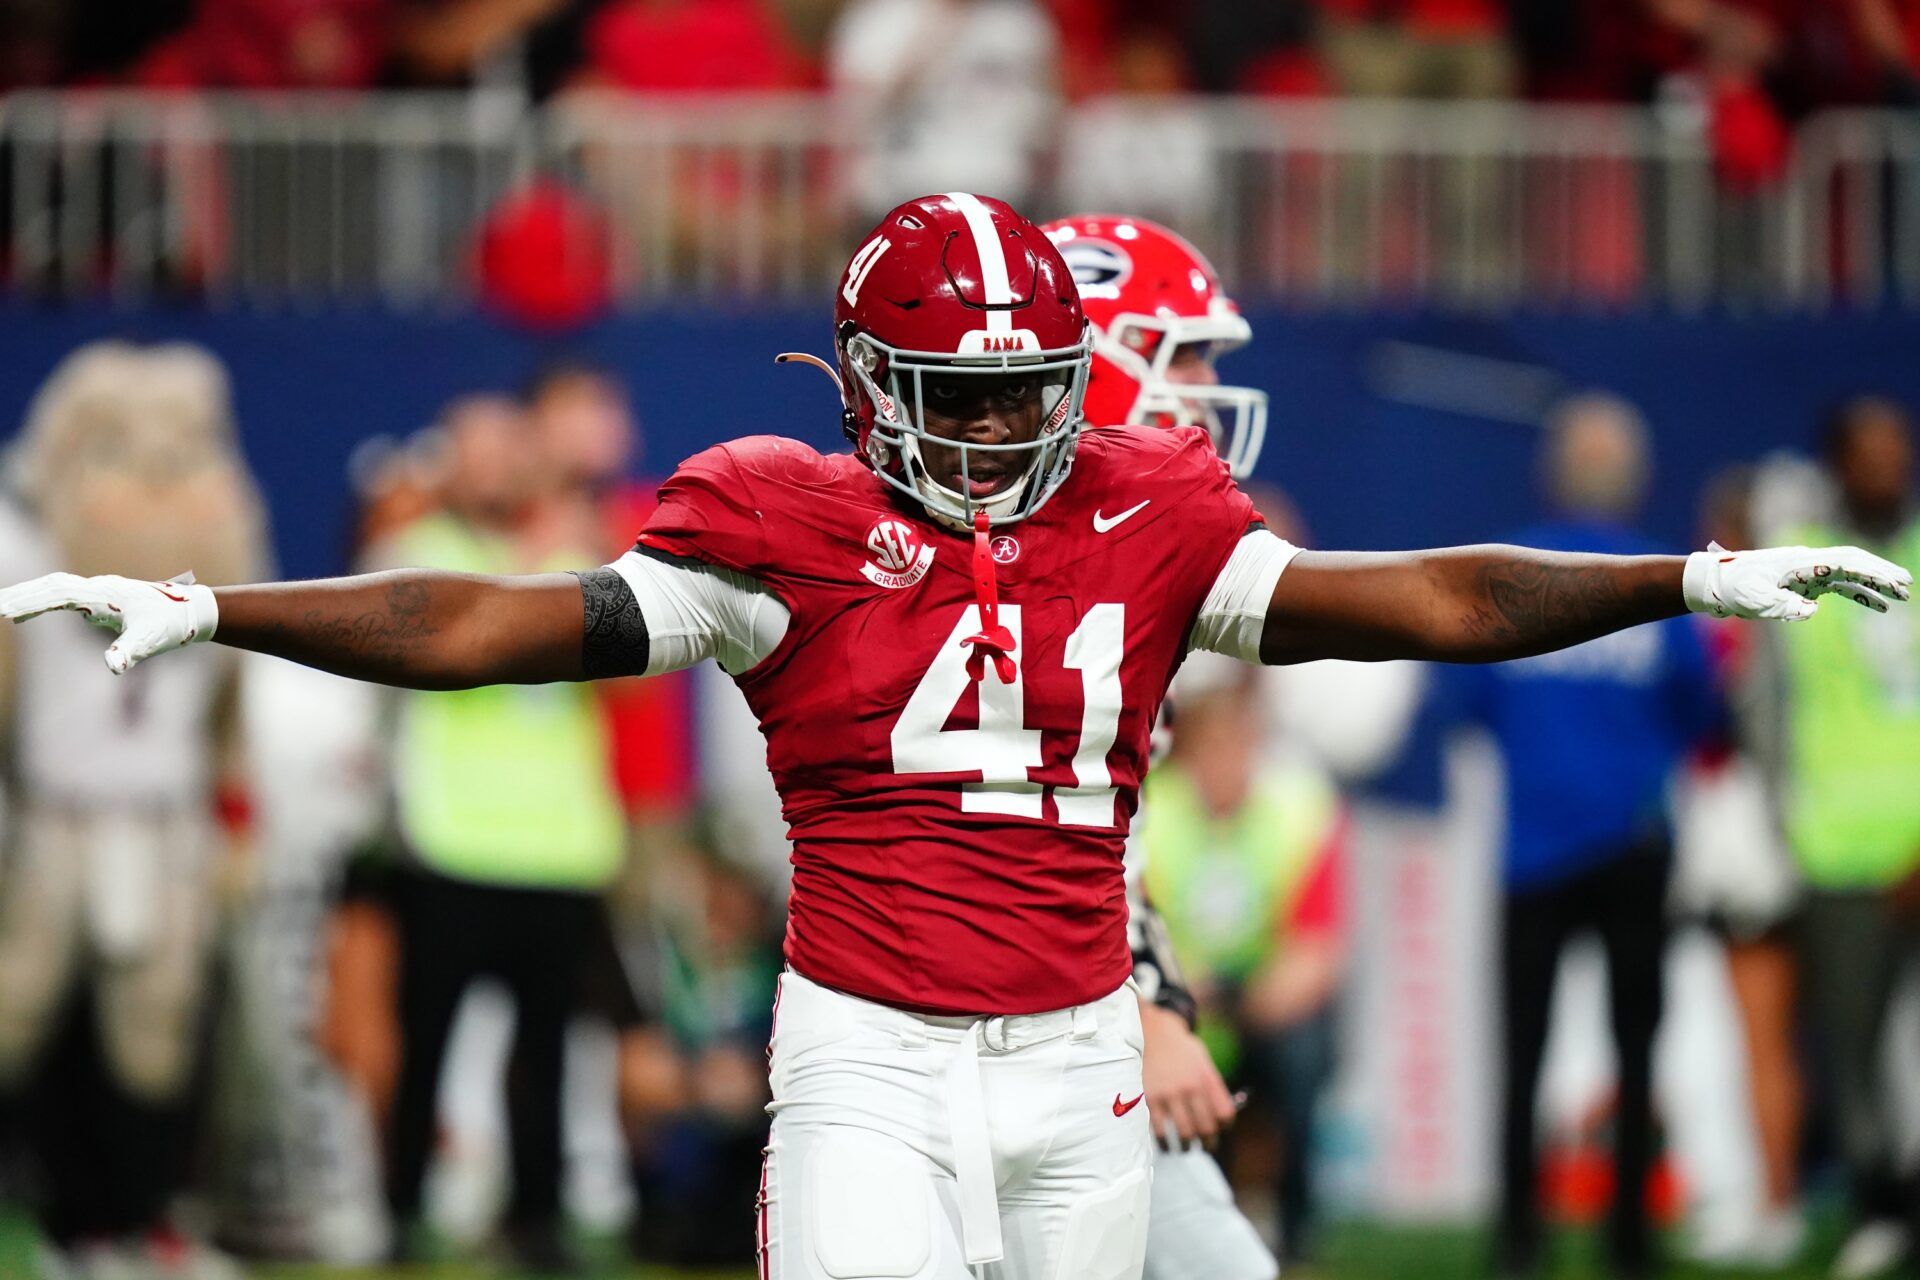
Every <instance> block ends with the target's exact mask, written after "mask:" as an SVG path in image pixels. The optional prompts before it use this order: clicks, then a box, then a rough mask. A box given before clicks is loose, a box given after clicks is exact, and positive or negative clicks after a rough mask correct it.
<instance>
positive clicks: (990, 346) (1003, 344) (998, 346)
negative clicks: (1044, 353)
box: [959, 329, 1040, 356]
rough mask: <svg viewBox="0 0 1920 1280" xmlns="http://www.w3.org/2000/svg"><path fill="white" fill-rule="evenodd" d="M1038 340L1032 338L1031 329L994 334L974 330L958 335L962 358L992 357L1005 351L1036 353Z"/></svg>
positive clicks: (1038, 344) (1010, 330)
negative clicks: (972, 356)
mask: <svg viewBox="0 0 1920 1280" xmlns="http://www.w3.org/2000/svg"><path fill="white" fill-rule="evenodd" d="M1039 349H1040V339H1038V338H1036V337H1034V336H1033V330H1031V329H1009V330H1005V331H1001V332H995V331H994V330H991V329H974V330H971V331H970V332H967V333H963V334H961V335H960V351H959V354H961V355H963V356H970V355H994V354H997V353H1000V352H1005V351H1038V350H1039Z"/></svg>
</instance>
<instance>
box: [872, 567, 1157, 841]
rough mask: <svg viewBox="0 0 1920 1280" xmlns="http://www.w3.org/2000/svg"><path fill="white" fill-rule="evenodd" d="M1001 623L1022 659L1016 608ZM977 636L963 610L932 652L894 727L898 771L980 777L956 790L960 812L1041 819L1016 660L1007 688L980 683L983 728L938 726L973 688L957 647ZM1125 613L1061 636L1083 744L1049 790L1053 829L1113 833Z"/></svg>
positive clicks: (994, 681) (975, 615)
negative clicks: (1061, 780) (1077, 694)
mask: <svg viewBox="0 0 1920 1280" xmlns="http://www.w3.org/2000/svg"><path fill="white" fill-rule="evenodd" d="M1000 621H1001V622H1002V623H1003V624H1005V625H1006V628H1007V629H1008V630H1009V631H1011V632H1012V633H1013V639H1014V652H1015V653H1017V654H1023V655H1024V654H1025V653H1026V652H1027V649H1026V645H1025V642H1024V640H1023V639H1022V637H1021V631H1020V606H1019V605H1017V604H1003V605H1001V606H1000ZM979 630H980V610H979V607H978V606H977V605H968V606H967V607H966V609H965V610H964V611H963V612H962V613H961V615H960V619H959V621H958V622H956V623H954V626H953V632H952V634H951V635H949V636H948V637H947V639H946V643H944V644H942V645H941V646H940V647H939V648H938V649H936V650H935V651H934V655H933V664H932V665H931V666H929V667H928V668H927V672H926V674H925V675H923V676H921V677H920V683H919V684H918V685H916V686H915V687H914V690H913V696H912V697H911V698H909V699H907V705H906V707H905V708H904V709H903V710H902V711H901V712H900V719H899V720H898V721H897V722H896V723H895V724H894V726H893V771H894V772H895V773H977V774H979V775H980V780H979V781H978V782H967V783H962V784H961V787H960V808H961V810H962V811H963V812H966V813H1003V814H1006V815H1008V816H1009V817H1015V818H1041V817H1044V816H1045V815H1044V813H1043V811H1042V807H1041V806H1042V800H1043V797H1044V793H1045V790H1046V789H1045V788H1043V787H1042V786H1041V785H1040V784H1039V783H1037V782H1033V781H1031V780H1030V779H1029V777H1028V771H1029V770H1032V769H1038V768H1039V767H1040V766H1041V764H1042V758H1041V748H1040V730H1038V729H1029V728H1027V727H1026V711H1025V698H1024V689H1023V681H1024V679H1025V672H1026V664H1025V662H1024V661H1023V662H1022V663H1021V664H1020V667H1019V670H1018V671H1017V672H1016V673H1015V675H1014V679H1013V683H1012V684H1001V683H1000V681H999V679H998V677H996V676H995V675H994V673H993V666H992V664H991V663H989V664H988V665H987V671H986V678H985V679H984V680H982V681H981V682H980V727H979V728H977V729H948V728H945V727H944V726H945V725H946V723H947V719H948V717H949V716H951V715H952V714H953V709H954V707H955V706H956V705H957V704H958V703H959V701H960V697H961V695H962V694H964V693H965V692H966V691H967V689H968V687H969V686H970V685H971V684H972V683H973V682H972V679H971V678H970V677H969V676H968V675H967V654H968V650H967V649H966V647H965V646H963V645H962V644H961V643H960V642H961V641H962V640H963V639H965V638H966V637H967V636H970V635H973V634H975V633H976V632H978V631H979ZM1126 634H1127V631H1126V611H1125V606H1123V605H1118V604H1096V605H1094V606H1093V608H1091V609H1089V610H1088V611H1087V616H1086V617H1084V618H1082V619H1081V620H1080V625H1079V626H1077V627H1075V628H1074V629H1073V634H1072V635H1070V636H1068V637H1067V653H1066V663H1065V666H1066V668H1067V669H1068V670H1069V671H1078V672H1079V673H1080V691H1081V695H1082V698H1083V701H1082V710H1081V713H1080V746H1079V749H1078V750H1076V751H1075V752H1074V754H1073V779H1074V785H1073V786H1071V787H1056V788H1053V802H1054V806H1055V807H1056V808H1057V809H1058V810H1059V813H1060V821H1061V822H1062V823H1064V824H1065V825H1067V826H1074V827H1117V826H1118V825H1120V824H1119V820H1118V818H1117V817H1116V816H1115V814H1114V782H1113V771H1112V770H1111V769H1109V768H1108V767H1107V752H1109V751H1111V750H1113V740H1114V737H1115V736H1116V735H1117V734H1118V733H1119V731H1120V659H1121V651H1122V648H1123V647H1124V645H1125V643H1126Z"/></svg>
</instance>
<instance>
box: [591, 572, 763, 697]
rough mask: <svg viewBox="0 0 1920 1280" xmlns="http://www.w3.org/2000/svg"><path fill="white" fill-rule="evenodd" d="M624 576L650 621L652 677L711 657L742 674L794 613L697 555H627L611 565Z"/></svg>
mask: <svg viewBox="0 0 1920 1280" xmlns="http://www.w3.org/2000/svg"><path fill="white" fill-rule="evenodd" d="M608 567H609V568H611V569H612V570H613V571H614V572H615V573H618V574H619V575H620V576H621V577H622V578H624V579H626V583H627V585H628V586H629V587H631V588H632V589H633V598H634V599H635V600H637V601H638V602H639V604H640V616H641V618H643V619H644V620H645V621H646V624H647V674H648V675H650V676H657V675H661V674H663V673H665V672H668V671H680V670H683V669H685V668H687V667H691V666H692V665H694V664H695V663H696V662H699V661H700V660H701V659H702V658H712V659H714V660H715V661H717V662H718V663H719V664H720V667H721V669H722V670H724V671H726V672H727V674H729V675H739V674H740V673H741V672H743V671H746V670H749V669H750V668H752V667H754V666H755V665H757V664H758V663H759V662H760V660H761V659H763V658H765V657H766V656H767V655H768V654H770V653H772V652H773V650H774V647H775V646H776V645H778V644H779V643H780V641H781V638H782V637H784V636H785V635H786V634H787V623H788V622H789V621H790V620H791V619H792V615H791V614H789V613H788V612H787V606H786V605H784V604H782V603H780V600H779V598H778V597H777V596H775V595H774V594H773V592H771V591H769V590H768V589H767V588H766V587H765V586H763V585H762V584H760V583H759V582H756V581H755V580H754V579H752V578H749V577H748V576H747V575H745V574H743V573H734V572H733V571H732V570H730V569H721V568H717V567H715V566H714V565H710V564H707V563H705V562H703V561H700V560H692V559H687V558H685V557H681V556H671V555H664V554H663V555H658V556H653V555H647V554H645V553H644V552H641V551H639V550H633V551H629V552H627V554H625V555H623V556H621V557H620V558H619V559H618V560H615V561H614V562H613V563H612V564H611V565H610V566H608Z"/></svg>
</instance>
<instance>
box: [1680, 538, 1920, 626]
mask: <svg viewBox="0 0 1920 1280" xmlns="http://www.w3.org/2000/svg"><path fill="white" fill-rule="evenodd" d="M1912 589H1913V575H1912V574H1911V573H1909V572H1908V571H1907V570H1905V569H1902V568H1901V567H1900V566H1899V565H1897V564H1895V563H1893V562H1892V561H1891V560H1883V559H1881V558H1880V557H1879V556H1877V555H1874V554H1873V553H1872V552H1871V551H1863V550H1861V549H1860V548H1859V547H1762V548H1760V549H1758V550H1755V551H1728V550H1726V549H1725V548H1724V547H1722V546H1721V545H1720V544H1719V543H1717V542H1715V543H1709V544H1708V546H1707V549H1706V550H1705V551H1696V552H1694V553H1693V554H1692V555H1690V556H1688V557H1687V567H1686V571H1685V573H1684V574H1683V575H1682V577H1681V591H1682V593H1683V594H1684V595H1685V596H1686V600H1687V608H1689V609H1691V610H1693V611H1694V612H1695V613H1710V614H1712V615H1714V616H1715V617H1716V618H1778V619H1784V620H1786V621H1788V622H1798V621H1801V620H1802V619H1805V618H1811V617H1812V616H1813V615H1814V612H1815V610H1817V609H1818V608H1819V607H1820V606H1819V605H1818V604H1816V603H1815V601H1816V600H1817V599H1818V598H1819V597H1820V596H1823V595H1826V594H1827V593H1828V592H1832V593H1833V594H1834V595H1839V596H1845V597H1846V598H1847V599H1849V600H1851V601H1853V602H1854V603H1855V604H1861V605H1865V606H1866V607H1867V608H1869V609H1872V610H1873V611H1874V612H1876V613H1885V612H1886V611H1887V603H1888V601H1890V600H1905V599H1907V598H1908V596H1909V595H1910V594H1911V592H1912Z"/></svg>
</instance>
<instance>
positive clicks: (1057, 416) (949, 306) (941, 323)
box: [833, 191, 1092, 526]
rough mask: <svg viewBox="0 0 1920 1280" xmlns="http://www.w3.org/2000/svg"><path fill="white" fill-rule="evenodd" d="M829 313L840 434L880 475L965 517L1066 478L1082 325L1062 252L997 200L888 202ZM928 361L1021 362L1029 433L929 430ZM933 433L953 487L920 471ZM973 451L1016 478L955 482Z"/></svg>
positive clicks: (1030, 506)
mask: <svg viewBox="0 0 1920 1280" xmlns="http://www.w3.org/2000/svg"><path fill="white" fill-rule="evenodd" d="M833 318H834V347H835V350H836V353H837V354H838V356H839V364H840V379H841V389H842V395H843V397H844V400H845V403H846V408H847V430H848V434H849V435H850V436H851V437H852V438H853V442H854V446H855V448H856V449H857V450H858V451H859V453H860V455H861V456H862V457H863V458H865V459H866V460H867V461H868V463H869V464H871V465H872V467H873V468H874V470H875V471H876V472H877V473H878V474H879V475H880V477H881V478H882V479H883V480H885V481H886V482H887V483H888V484H891V485H893V486H894V487H895V488H897V489H899V490H901V491H902V492H904V493H907V494H909V495H911V496H912V497H913V498H914V499H915V500H916V501H918V502H919V503H920V504H921V505H922V506H924V507H925V508H926V509H927V511H928V512H929V513H931V514H933V515H935V516H938V517H940V518H942V519H945V520H947V521H949V522H953V523H958V524H962V525H966V526H971V525H972V524H973V521H974V517H975V514H976V512H978V511H982V510H984V511H985V512H986V513H987V515H988V518H989V521H990V522H991V523H995V524H1000V523H1004V522H1007V521H1011V520H1019V519H1023V518H1024V517H1026V516H1029V515H1032V514H1033V513H1034V512H1035V511H1037V510H1038V509H1039V508H1040V505H1041V504H1042V503H1044V502H1045V501H1046V500H1047V499H1048V498H1049V497H1051V496H1052V494H1053V492H1054V490H1056V489H1057V488H1059V486H1060V483H1061V482H1062V481H1063V480H1065V479H1066V476H1067V472H1068V469H1069V468H1070V467H1071V466H1072V465H1073V447H1074V441H1075V440H1076V439H1077V437H1078V436H1079V433H1080V425H1081V421H1082V417H1081V402H1082V400H1083V398H1084V397H1085V394H1086V387H1087V368H1088V361H1089V358H1090V352H1091V342H1092V338H1091V333H1090V331H1089V329H1088V327H1087V319H1086V316H1085V314H1084V313H1083V312H1082V311H1081V308H1080V295H1079V290H1078V289H1077V288H1076V287H1075V285H1074V280H1073V275H1072V273H1071V272H1069V271H1068V270H1067V265H1066V263H1065V262H1063V261H1062V260H1061V257H1060V254H1059V252H1058V251H1057V250H1056V249H1055V248H1054V246H1053V243H1052V242H1051V241H1050V240H1048V239H1047V237H1046V236H1045V235H1043V234H1042V233H1041V231H1040V229H1039V228H1038V227H1036V226H1034V224H1033V223H1031V222H1029V221H1028V220H1027V219H1026V218H1024V217H1022V216H1021V215H1020V214H1018V213H1016V212H1014V210H1013V209H1012V208H1011V207H1009V206H1008V205H1007V204H1006V203H1005V202H1003V201H1000V200H995V199H993V198H991V197H988V196H976V195H969V194H967V193H966V192H961V191H955V192H949V193H947V194H945V195H931V196H921V197H920V198H918V199H916V200H909V201H907V202H906V203H905V204H902V205H900V206H899V207H897V208H895V209H894V210H893V211H892V212H890V213H888V214H887V216H886V217H884V218H882V219H881V220H880V224H879V225H878V226H876V227H875V228H874V229H873V230H872V231H871V232H869V233H868V234H867V235H866V236H865V237H863V238H862V240H861V241H860V247H859V248H858V249H856V250H855V251H854V254H853V258H852V260H851V261H850V262H849V263H848V264H847V270H846V274H845V275H844V276H842V277H841V280H840V288H839V292H838V295H837V296H836V297H835V299H834V317H833ZM929 375H932V376H936V377H938V378H940V379H943V380H945V379H952V378H954V377H956V376H965V375H975V376H982V377H991V378H994V379H996V380H1000V381H1002V382H1004V381H1005V379H1006V378H1007V377H1008V376H1009V375H1027V376H1030V377H1031V378H1032V380H1033V382H1034V384H1035V386H1036V388H1037V390H1038V393H1039V395H1040V404H1041V410H1042V417H1041V423H1040V429H1039V434H1038V435H1037V437H1036V438H1035V439H1034V440H1032V441H1031V442H1026V443H1006V444H973V443H967V442H964V441H955V440H948V439H941V438H939V437H934V436H931V435H930V434H929V433H928V432H927V430H926V428H925V425H924V423H925V413H924V410H923V406H924V404H925V398H924V396H923V395H922V383H923V380H924V379H926V378H927V377H928V376H929ZM930 439H938V440H939V443H940V445H941V446H942V447H943V448H950V449H956V450H958V451H959V452H960V455H961V467H962V472H961V476H962V480H963V485H962V487H961V488H959V489H955V488H953V487H950V486H949V485H947V484H943V483H941V482H940V481H938V480H936V479H935V478H934V477H933V476H932V475H930V474H929V472H928V470H927V467H926V465H925V463H924V461H923V459H922V455H921V447H922V444H923V442H925V441H927V440H930ZM989 458H991V459H992V460H991V462H990V463H989V462H988V461H987V460H988V459H989ZM969 460H972V461H974V462H975V463H976V464H982V463H984V464H986V465H987V469H988V470H989V471H992V472H998V473H1001V474H1013V475H1015V476H1016V477H1017V478H1016V481H1015V482H1014V483H1012V484H1008V485H1005V486H1004V487H1003V488H1000V489H998V490H997V491H995V492H993V493H992V494H991V495H990V496H987V497H983V498H975V497H973V496H971V494H970V492H969V488H970V486H968V485H967V484H966V483H965V478H966V467H967V464H968V461H969Z"/></svg>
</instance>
